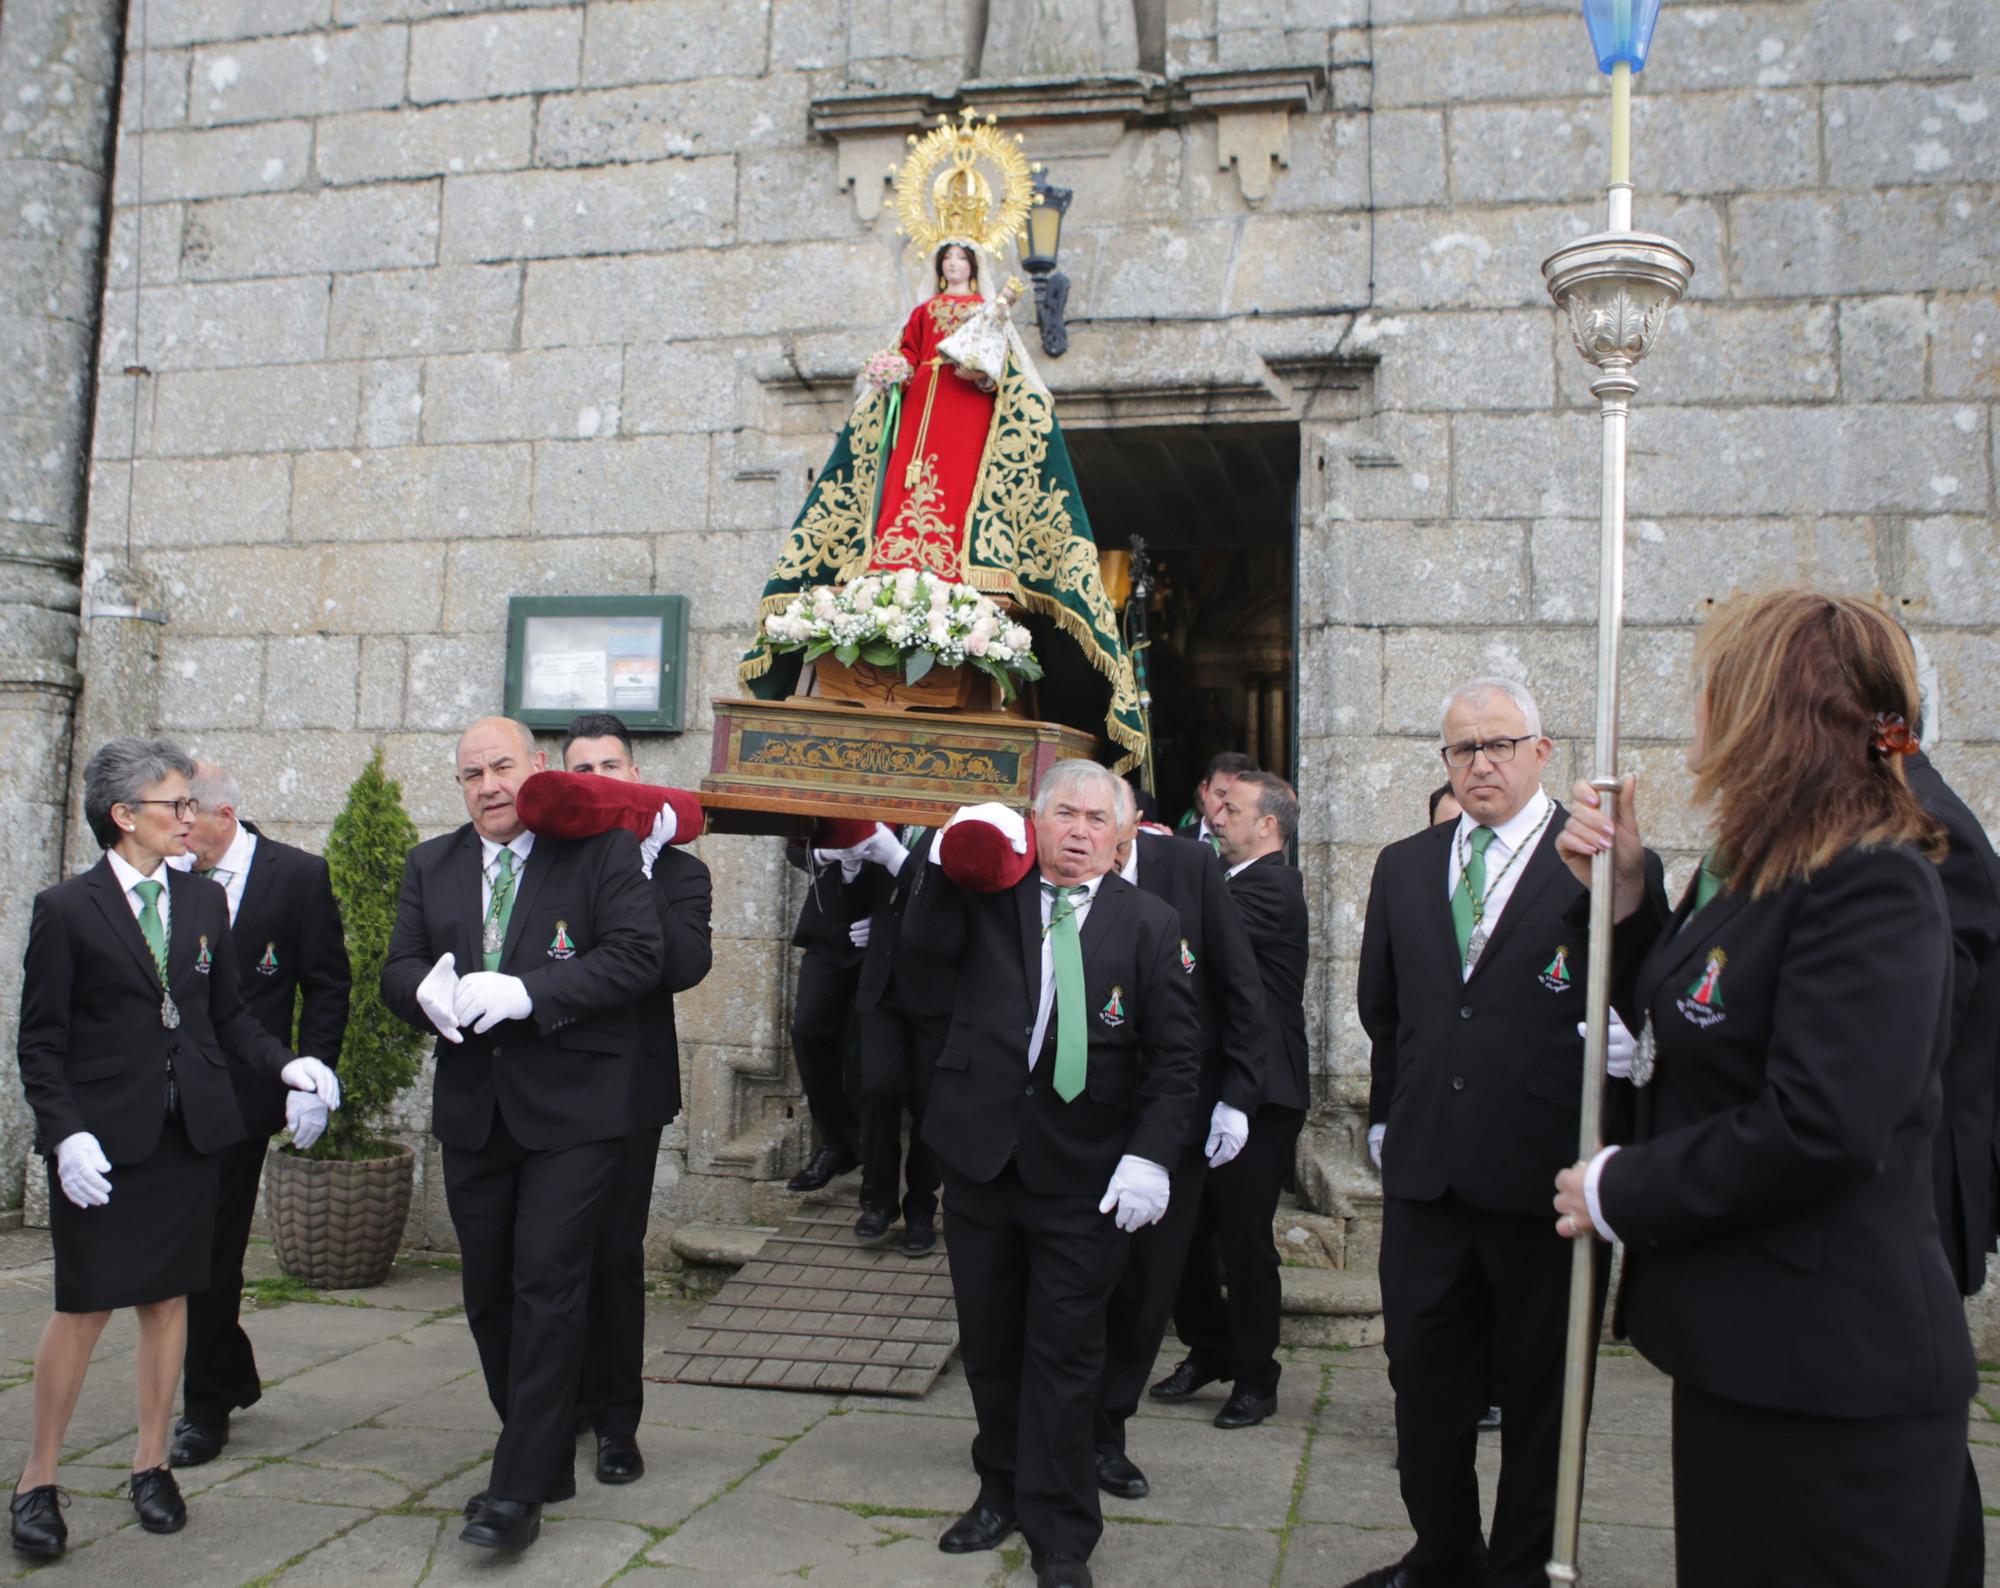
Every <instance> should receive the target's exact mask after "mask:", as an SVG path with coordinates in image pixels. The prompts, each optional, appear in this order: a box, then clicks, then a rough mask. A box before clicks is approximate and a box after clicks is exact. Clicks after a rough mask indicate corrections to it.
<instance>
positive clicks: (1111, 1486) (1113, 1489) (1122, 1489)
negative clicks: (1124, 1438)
mask: <svg viewBox="0 0 2000 1588" xmlns="http://www.w3.org/2000/svg"><path fill="white" fill-rule="evenodd" d="M1097 1486H1098V1487H1099V1488H1100V1489H1102V1490H1103V1491H1104V1492H1105V1493H1106V1494H1115V1495H1117V1496H1118V1498H1119V1499H1121V1500H1143V1499H1145V1498H1146V1496H1147V1495H1149V1494H1151V1493H1152V1492H1153V1486H1152V1485H1151V1484H1150V1483H1148V1482H1147V1481H1146V1474H1145V1473H1143V1472H1141V1471H1140V1470H1139V1469H1138V1468H1137V1467H1136V1466H1134V1465H1133V1464H1132V1461H1131V1458H1130V1457H1128V1456H1127V1455H1126V1454H1125V1452H1124V1451H1122V1450H1100V1451H1098V1452H1097Z"/></svg>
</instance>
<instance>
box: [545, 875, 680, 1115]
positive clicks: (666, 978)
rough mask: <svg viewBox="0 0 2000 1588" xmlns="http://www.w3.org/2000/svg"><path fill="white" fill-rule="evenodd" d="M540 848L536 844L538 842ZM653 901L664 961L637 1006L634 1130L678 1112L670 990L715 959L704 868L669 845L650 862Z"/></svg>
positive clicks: (675, 1034)
mask: <svg viewBox="0 0 2000 1588" xmlns="http://www.w3.org/2000/svg"><path fill="white" fill-rule="evenodd" d="M537 847H539V845H538V846H537ZM652 893H653V906H654V908H655V909H656V910H657V911H658V912H659V922H660V941H661V943H662V944H663V945H664V955H665V963H664V965H663V966H662V968H661V971H660V979H659V982H658V984H657V985H656V986H655V987H654V988H653V990H652V991H651V992H650V993H648V994H647V995H646V998H645V1001H644V1003H643V1004H642V1005H641V1006H640V1010H639V1034H640V1039H641V1041H642V1042H643V1044H644V1049H643V1056H642V1058H641V1061H640V1062H639V1063H638V1064H636V1065H634V1066H633V1068H632V1126H631V1128H632V1129H633V1130H635V1131H636V1130H657V1129H661V1128H663V1127H664V1126H666V1125H668V1124H671V1123H672V1122H673V1117H674V1115H676V1114H678V1113H679V1112H680V1111H681V1050H680V1035H679V1032H678V1031H677V1030H676V1028H675V1026H674V994H675V993H684V992H686V991H687V990H688V989H689V988H690V987H694V986H698V985H699V984H700V982H701V979H702V978H703V977H704V976H706V975H707V974H708V969H709V966H710V965H711V964H712V963H714V958H715V956H714V951H713V950H712V948H711V947H710V944H709V930H708V918H709V914H710V912H711V910H712V909H713V907H714V898H715V889H714V885H713V883H712V882H711V880H710V878H709V875H708V867H707V866H705V865H704V864H702V862H701V861H700V860H699V859H697V858H696V857H695V856H693V855H691V854H689V853H688V852H687V851H686V850H685V849H676V848H674V847H672V846H671V845H670V846H668V847H667V848H665V849H662V850H661V851H660V853H659V855H658V856H657V857H656V858H655V859H654V861H653V880H652Z"/></svg>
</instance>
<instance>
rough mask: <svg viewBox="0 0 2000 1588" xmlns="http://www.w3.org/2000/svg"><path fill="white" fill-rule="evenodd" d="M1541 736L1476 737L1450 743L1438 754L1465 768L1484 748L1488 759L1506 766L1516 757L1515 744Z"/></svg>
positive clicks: (1446, 761) (1534, 734)
mask: <svg viewBox="0 0 2000 1588" xmlns="http://www.w3.org/2000/svg"><path fill="white" fill-rule="evenodd" d="M1540 737H1541V735H1540V734H1536V733H1517V734H1515V735H1514V737H1513V738H1511V739H1486V740H1479V739H1474V740H1472V741H1471V742H1470V743H1468V744H1448V745H1446V746H1445V747H1444V748H1443V749H1441V750H1439V751H1438V754H1439V755H1441V756H1443V757H1444V764H1445V765H1446V766H1449V767H1457V768H1459V769H1461V770H1463V769H1464V768H1466V767H1468V766H1471V765H1472V758H1473V757H1474V756H1476V755H1478V754H1479V752H1480V751H1481V750H1484V751H1485V752H1486V759H1487V760H1489V761H1491V762H1492V763H1493V764H1494V765H1495V766H1505V765H1506V764H1507V763H1508V762H1509V761H1511V760H1513V759H1514V746H1515V745H1517V744H1526V743H1528V742H1529V741H1530V740H1532V739H1539V738H1540Z"/></svg>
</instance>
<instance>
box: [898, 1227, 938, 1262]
mask: <svg viewBox="0 0 2000 1588" xmlns="http://www.w3.org/2000/svg"><path fill="white" fill-rule="evenodd" d="M936 1250H937V1230H936V1229H935V1228H934V1227H933V1226H932V1224H931V1221H930V1220H929V1219H925V1220H923V1221H922V1222H921V1223H918V1224H905V1225H904V1226H903V1241H902V1251H903V1255H904V1256H905V1257H928V1256H929V1255H930V1254H931V1253H932V1252H934V1251H936Z"/></svg>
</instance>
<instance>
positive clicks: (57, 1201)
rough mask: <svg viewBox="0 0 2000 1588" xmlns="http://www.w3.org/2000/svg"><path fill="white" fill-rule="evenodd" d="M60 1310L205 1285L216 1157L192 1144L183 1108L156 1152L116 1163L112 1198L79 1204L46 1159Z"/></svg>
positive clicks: (121, 1303)
mask: <svg viewBox="0 0 2000 1588" xmlns="http://www.w3.org/2000/svg"><path fill="white" fill-rule="evenodd" d="M48 1171H49V1233H50V1235H51V1236H53V1237H54V1240H55V1249H56V1311H57V1312H107V1311H109V1310H110V1309H111V1308H113V1307H137V1306H142V1305H144V1304H145V1303H147V1302H150V1301H170V1300H172V1299H173V1298H174V1297H175V1296H185V1295H187V1294H189V1293H190V1292H192V1291H197V1290H206V1289H207V1288H208V1265H209V1248H210V1247H211V1246H212V1245H213V1244H214V1239H215V1190H216V1161H215V1159H214V1158H213V1157H209V1156H204V1155H203V1154H201V1153H198V1152H196V1151H195V1150H194V1146H193V1144H192V1143H191V1142H189V1140H188V1136H187V1130H186V1128H185V1127H184V1126H183V1125H182V1124H181V1121H180V1116H179V1115H178V1114H176V1115H174V1116H173V1117H171V1118H169V1119H168V1120H167V1122H166V1123H165V1124H164V1125H162V1126H161V1127H160V1140H159V1143H158V1145H157V1146H155V1147H154V1148H153V1151H152V1154H151V1156H149V1157H147V1158H144V1159H142V1160H140V1161H139V1162H138V1163H114V1164H113V1165H112V1166H111V1176H110V1178H111V1200H110V1201H109V1202H107V1203H105V1204H104V1206H103V1207H101V1208H80V1207H78V1206H77V1205H76V1204H75V1203H74V1202H72V1201H70V1199H69V1198H68V1197H66V1196H64V1195H63V1189H62V1183H61V1181H59V1180H58V1179H57V1178H56V1166H55V1160H54V1159H50V1160H49V1166H48Z"/></svg>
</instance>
